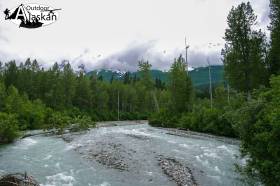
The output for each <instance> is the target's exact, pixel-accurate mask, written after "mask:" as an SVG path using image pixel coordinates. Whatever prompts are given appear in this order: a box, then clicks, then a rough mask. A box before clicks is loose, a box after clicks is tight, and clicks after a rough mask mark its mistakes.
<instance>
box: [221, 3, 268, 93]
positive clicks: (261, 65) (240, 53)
mask: <svg viewBox="0 0 280 186" xmlns="http://www.w3.org/2000/svg"><path fill="white" fill-rule="evenodd" d="M256 18H257V17H256V15H255V13H254V11H253V9H252V6H251V4H250V3H249V2H248V3H241V4H240V5H238V6H237V7H233V8H232V9H231V11H230V13H229V15H228V28H227V29H226V32H225V41H226V45H225V48H224V49H223V51H222V55H223V62H224V67H225V75H226V78H227V79H228V81H229V83H230V84H231V86H232V87H233V88H235V89H236V90H238V91H244V92H246V93H247V94H248V97H249V94H250V92H251V91H252V90H253V89H255V88H259V86H260V85H264V84H266V83H267V81H268V77H269V76H268V74H267V69H266V61H265V57H266V42H265V40H266V38H265V35H264V34H263V33H262V32H261V31H255V30H254V29H253V27H254V25H255V24H256Z"/></svg>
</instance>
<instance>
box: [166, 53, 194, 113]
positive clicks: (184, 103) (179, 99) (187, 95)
mask: <svg viewBox="0 0 280 186" xmlns="http://www.w3.org/2000/svg"><path fill="white" fill-rule="evenodd" d="M186 70H187V69H186V64H185V62H184V60H183V58H182V56H180V57H179V58H178V59H177V60H176V59H175V62H174V63H173V64H172V66H171V70H170V83H169V89H170V93H171V100H172V101H171V108H170V111H172V112H173V113H182V112H186V111H188V110H190V109H191V104H192V103H191V101H192V96H193V88H192V82H191V80H190V78H189V76H187V73H186Z"/></svg>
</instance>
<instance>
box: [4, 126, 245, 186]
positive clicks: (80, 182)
mask: <svg viewBox="0 0 280 186" xmlns="http://www.w3.org/2000/svg"><path fill="white" fill-rule="evenodd" d="M112 147H114V148H115V147H117V150H116V149H114V148H112ZM95 152H106V153H108V155H109V156H111V155H112V154H113V155H118V156H117V157H118V158H121V159H122V160H123V161H124V163H125V164H126V166H127V170H125V171H122V170H118V169H114V168H112V167H108V166H106V165H103V164H101V163H98V162H97V161H96V160H95V159H94V157H93V156H92V154H93V153H95ZM158 156H164V157H170V158H174V159H176V160H177V161H179V162H180V163H182V164H183V165H185V166H187V167H189V168H190V169H191V170H192V172H193V175H194V178H195V179H196V181H197V183H198V184H199V185H207V186H211V185H213V186H218V185H245V183H244V182H242V181H241V180H242V177H241V176H240V175H239V174H238V173H237V172H236V171H235V166H234V164H239V165H240V164H244V163H245V160H244V159H239V158H238V156H239V147H238V144H236V145H234V144H229V143H225V142H221V141H220V140H216V139H215V138H207V137H197V136H189V137H180V136H175V135H170V134H168V133H167V131H166V130H162V129H155V128H152V127H150V126H148V125H145V124H144V125H132V126H117V127H105V128H97V129H92V130H90V131H89V132H88V133H86V134H83V135H78V136H74V139H73V141H71V142H70V143H67V142H65V141H63V140H62V139H61V138H59V137H55V136H48V137H45V136H34V137H28V138H25V139H22V140H19V141H17V142H15V143H13V144H10V145H5V146H2V147H1V148H0V174H5V173H9V172H24V171H27V172H28V173H29V174H31V175H33V176H34V177H35V178H36V179H37V181H39V182H40V183H41V185H43V186H46V185H48V186H51V185H65V186H66V185H68V186H71V185H77V186H86V185H89V186H90V185H100V186H109V185H122V186H126V185H127V186H129V185H135V186H138V185H139V186H143V185H167V186H168V185H176V183H175V182H174V181H172V180H171V179H170V178H168V177H167V176H166V175H165V174H164V173H163V171H162V170H161V168H160V167H159V165H158V159H157V158H158Z"/></svg>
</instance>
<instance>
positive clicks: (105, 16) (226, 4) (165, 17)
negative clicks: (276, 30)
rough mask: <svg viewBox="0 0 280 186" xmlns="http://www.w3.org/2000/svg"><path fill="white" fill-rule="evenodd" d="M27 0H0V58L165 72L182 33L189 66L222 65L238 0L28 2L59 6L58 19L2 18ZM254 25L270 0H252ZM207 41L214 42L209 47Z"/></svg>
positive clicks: (264, 17)
mask: <svg viewBox="0 0 280 186" xmlns="http://www.w3.org/2000/svg"><path fill="white" fill-rule="evenodd" d="M29 2H30V1H25V0H22V1H18V0H0V9H1V16H0V59H1V61H4V62H6V61H7V60H11V59H16V60H18V61H23V60H25V59H26V58H27V57H31V58H32V59H34V58H36V59H38V60H39V62H40V63H41V64H42V65H43V66H46V67H48V66H50V65H51V64H53V63H54V62H55V61H58V62H59V61H61V60H63V59H66V60H69V61H70V62H71V63H72V64H73V66H74V67H76V66H77V65H78V64H80V63H83V64H85V65H86V68H87V70H92V69H97V68H106V69H119V70H136V68H137V60H139V59H145V60H149V61H150V62H151V63H152V65H153V68H157V69H162V70H166V69H169V67H170V64H171V63H172V62H173V59H174V58H175V57H178V55H179V54H180V53H182V52H183V49H184V45H185V44H184V38H185V36H187V41H188V44H189V45H190V50H189V63H190V65H191V66H193V67H198V66H203V65H205V64H206V57H207V56H209V57H210V59H211V63H213V64H221V61H220V58H221V57H220V51H221V48H222V47H223V45H224V41H223V36H224V31H225V28H226V26H227V24H226V18H227V14H228V12H229V11H230V9H231V7H232V6H234V5H237V4H239V3H240V2H241V0H81V1H77V0H75V1H74V0H48V1H46V0H33V1H32V3H37V4H43V5H50V6H51V7H53V8H62V10H61V11H60V12H59V20H58V21H57V22H55V23H54V24H52V25H49V26H46V27H42V28H39V29H25V28H19V27H18V26H17V25H15V24H13V23H12V22H10V21H5V20H4V14H3V13H2V12H3V11H4V10H5V9H6V8H9V9H11V8H14V7H16V6H18V5H19V4H21V3H23V4H24V3H29ZM251 3H252V5H253V8H254V9H255V11H256V13H257V15H258V21H259V27H261V28H263V29H266V27H267V25H268V23H269V19H268V13H269V0H251ZM209 43H214V44H215V45H216V46H213V47H212V48H209V47H208V44H209Z"/></svg>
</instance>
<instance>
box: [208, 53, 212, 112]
mask: <svg viewBox="0 0 280 186" xmlns="http://www.w3.org/2000/svg"><path fill="white" fill-rule="evenodd" d="M207 63H208V70H209V94H210V101H211V109H212V108H213V94H212V77H211V65H210V60H209V58H207Z"/></svg>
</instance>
